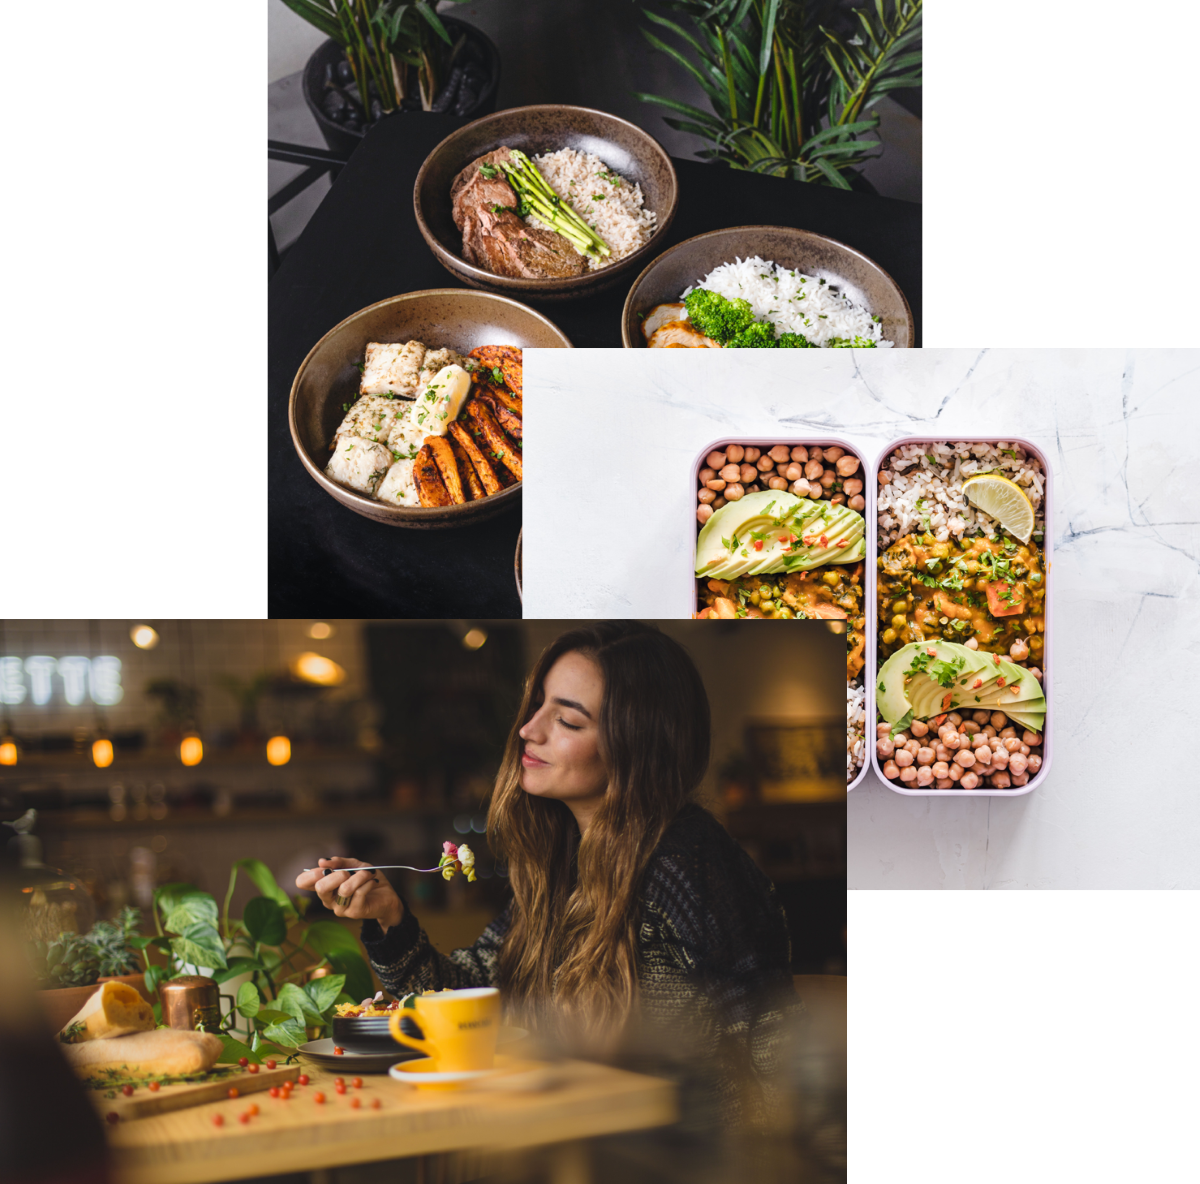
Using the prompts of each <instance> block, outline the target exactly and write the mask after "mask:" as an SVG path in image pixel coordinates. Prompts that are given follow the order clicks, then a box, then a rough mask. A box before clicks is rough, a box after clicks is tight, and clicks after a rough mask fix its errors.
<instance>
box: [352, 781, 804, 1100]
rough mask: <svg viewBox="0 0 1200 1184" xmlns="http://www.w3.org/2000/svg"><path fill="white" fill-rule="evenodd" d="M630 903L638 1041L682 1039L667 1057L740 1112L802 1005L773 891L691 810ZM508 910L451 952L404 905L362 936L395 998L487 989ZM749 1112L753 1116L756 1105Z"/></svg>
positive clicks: (666, 838)
mask: <svg viewBox="0 0 1200 1184" xmlns="http://www.w3.org/2000/svg"><path fill="white" fill-rule="evenodd" d="M638 901H639V908H640V927H639V930H638V946H637V958H638V999H637V1006H638V1016H637V1023H636V1030H637V1032H638V1033H639V1036H638V1040H639V1042H640V1043H642V1044H643V1047H647V1048H650V1047H656V1048H658V1049H659V1050H661V1049H662V1048H663V1047H666V1046H668V1045H669V1046H670V1047H672V1048H675V1049H677V1050H678V1049H681V1048H682V1046H681V1045H679V1044H678V1043H676V1042H678V1041H679V1040H680V1038H683V1039H684V1040H685V1041H686V1053H685V1054H684V1053H682V1052H681V1053H678V1054H677V1056H676V1058H675V1059H676V1060H677V1061H685V1060H686V1061H688V1062H689V1063H691V1064H692V1065H694V1066H702V1067H703V1068H700V1069H698V1071H699V1072H701V1073H703V1074H704V1075H705V1076H706V1077H707V1080H708V1089H709V1091H710V1093H711V1092H712V1091H714V1090H715V1094H716V1097H717V1098H718V1099H719V1102H720V1105H721V1108H722V1110H723V1111H724V1112H725V1114H726V1115H727V1116H735V1115H737V1114H740V1113H742V1112H744V1111H745V1109H746V1106H745V1103H744V1099H745V1098H746V1096H747V1094H746V1090H747V1087H748V1088H749V1089H750V1092H751V1094H753V1095H754V1096H755V1098H756V1099H757V1097H758V1095H759V1092H760V1091H762V1090H763V1089H764V1088H765V1089H766V1090H767V1092H768V1093H773V1092H774V1091H773V1089H771V1087H770V1085H769V1083H770V1082H771V1081H773V1080H774V1078H775V1077H776V1071H777V1060H778V1056H779V1051H780V1040H781V1025H782V1022H783V1019H784V1014H785V1013H786V1012H792V1011H799V1009H800V1005H799V1002H798V1000H797V999H796V995H795V991H794V989H793V987H792V978H791V968H790V963H791V951H790V941H789V938H788V930H787V922H786V920H785V918H784V914H783V909H782V908H781V907H780V905H779V902H778V900H777V899H776V895H775V889H774V887H773V886H772V884H771V882H770V880H768V879H767V877H766V876H765V875H764V874H763V873H762V872H761V871H760V870H759V869H758V867H757V866H756V865H755V864H754V862H753V861H752V860H751V859H750V857H749V856H748V855H747V854H746V853H745V852H744V851H743V850H742V849H741V847H739V846H738V845H737V843H736V842H734V840H733V839H732V838H731V837H730V835H729V833H728V832H727V831H726V830H725V828H724V827H723V826H721V824H720V823H719V822H718V821H717V820H716V819H715V818H713V816H712V815H711V814H709V813H708V812H707V811H706V810H703V809H701V808H700V807H698V806H692V805H689V806H686V807H684V809H683V810H682V811H680V813H679V815H678V816H677V817H676V819H675V820H674V822H672V823H671V825H670V826H669V827H668V829H667V831H666V833H665V834H664V835H663V838H662V841H661V842H660V843H659V845H658V847H657V848H655V851H654V854H653V855H652V856H651V858H650V862H649V864H648V865H647V868H646V872H645V876H644V878H643V881H642V886H641V891H640V893H639V897H638ZM511 908H512V906H511V904H510V905H509V906H508V907H507V908H505V909H504V911H503V912H502V913H501V914H500V915H499V916H498V917H497V918H496V920H495V921H493V922H492V923H491V924H490V925H489V926H488V927H487V928H486V929H485V930H484V931H483V934H482V936H481V937H480V938H479V940H478V941H477V942H476V943H475V944H474V945H473V946H470V947H468V948H466V949H461V950H454V951H453V952H452V953H450V954H449V955H442V954H439V953H438V952H437V951H436V950H435V949H434V948H433V946H432V945H431V944H430V942H429V939H428V937H426V935H425V931H424V930H423V929H422V928H421V926H420V924H419V923H418V921H417V919H416V917H415V916H413V914H412V911H411V910H410V909H409V908H408V907H407V906H406V907H405V910H404V918H403V920H402V921H401V922H400V924H399V925H395V926H393V927H392V928H391V929H389V930H388V932H387V933H386V934H384V933H383V931H382V929H381V928H380V926H379V924H378V923H377V922H375V921H366V922H364V923H363V927H362V940H363V944H364V945H365V946H366V949H367V953H368V955H369V956H370V959H371V964H372V965H373V966H374V967H375V970H376V973H377V974H378V975H379V979H380V981H381V982H382V983H383V985H384V987H385V988H387V990H388V991H389V992H391V993H392V994H393V995H401V994H405V993H407V992H409V991H424V990H431V989H433V990H441V989H445V988H458V987H477V986H495V985H496V975H497V966H498V963H499V957H500V950H501V947H502V945H503V943H504V938H505V935H506V933H507V932H508V928H509V919H510V913H511ZM655 1033H657V1034H658V1037H659V1039H658V1040H655V1039H654V1035H653V1034H655ZM648 1034H649V1039H647V1036H648ZM749 1108H750V1110H753V1111H757V1110H759V1108H760V1107H759V1104H758V1101H757V1100H755V1101H753V1102H752V1103H751V1105H750V1107H749Z"/></svg>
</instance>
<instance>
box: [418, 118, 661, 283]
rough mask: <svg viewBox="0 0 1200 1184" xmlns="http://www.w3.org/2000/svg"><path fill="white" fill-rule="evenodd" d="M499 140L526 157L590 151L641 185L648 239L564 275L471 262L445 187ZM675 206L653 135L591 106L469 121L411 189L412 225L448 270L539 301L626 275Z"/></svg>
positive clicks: (654, 245)
mask: <svg viewBox="0 0 1200 1184" xmlns="http://www.w3.org/2000/svg"><path fill="white" fill-rule="evenodd" d="M504 145H507V146H508V147H510V148H519V149H521V151H522V152H525V153H527V154H528V155H530V156H532V155H534V154H535V153H545V152H554V151H556V150H557V149H559V148H575V149H578V150H579V151H580V152H592V153H594V154H595V155H596V156H598V157H600V159H601V160H602V161H603V162H604V163H605V164H606V165H607V166H608V167H609V168H610V169H613V170H615V171H616V172H618V173H620V175H621V176H622V177H624V178H625V179H626V180H627V181H630V182H636V183H637V184H638V185H640V186H641V187H642V195H643V197H644V198H645V205H646V208H647V209H650V210H654V211H655V212H656V213H657V215H658V220H657V223H656V229H655V232H654V234H653V235H652V236H651V238H650V241H649V242H647V243H646V244H645V246H643V247H641V248H639V249H638V250H636V251H634V252H633V254H631V255H627V256H626V257H625V258H624V259H622V260H620V261H619V262H617V263H613V264H612V265H611V266H609V267H605V268H601V269H600V270H599V271H588V272H585V273H584V274H583V275H580V276H567V277H565V278H562V279H552V280H534V279H522V278H519V277H513V276H502V275H495V274H493V273H492V272H490V271H487V270H485V269H484V268H482V267H476V266H475V265H474V264H472V263H468V262H467V261H466V260H465V259H464V258H463V257H462V233H461V232H460V231H459V229H458V227H456V226H455V225H454V219H453V217H452V216H451V210H450V186H451V184H452V182H453V181H454V178H455V177H456V176H457V175H458V174H459V173H460V172H461V171H462V170H463V169H464V168H466V166H467V165H469V164H470V163H471V161H473V160H475V159H476V158H477V157H480V156H482V155H483V154H484V153H485V152H491V151H492V150H493V149H496V148H500V147H503V146H504ZM678 204H679V182H678V179H677V178H676V176H675V166H674V165H673V164H672V163H671V158H670V157H669V156H668V155H667V154H666V152H665V150H664V149H663V147H662V145H661V144H659V142H658V141H657V140H656V139H654V137H653V136H650V135H647V133H646V132H644V131H642V129H641V128H639V127H635V126H634V125H633V124H632V123H627V122H626V121H625V120H624V119H618V118H617V117H616V116H615V115H606V114H605V113H604V112H603V111H593V110H591V109H590V108H588V107H564V106H560V105H553V106H536V107H512V108H510V109H509V110H507V111H497V112H496V113H495V114H494V115H487V116H484V118H483V119H477V120H475V122H474V123H468V124H467V126H466V127H463V128H460V129H459V130H458V131H456V132H455V133H454V134H453V135H450V136H447V137H446V139H444V140H443V141H442V142H441V143H440V144H439V145H438V146H437V147H436V148H435V149H434V150H433V151H432V152H431V153H430V154H429V156H428V157H427V158H426V160H425V163H424V164H423V165H422V166H421V171H420V172H419V173H418V174H417V183H416V186H415V187H414V189H413V205H414V207H415V209H416V215H417V225H418V226H419V227H420V229H421V234H422V235H423V236H424V238H425V241H426V242H427V243H428V244H429V249H430V250H431V251H432V252H433V253H434V255H436V256H437V258H438V261H439V262H440V263H441V264H442V266H443V267H445V268H446V270H447V271H449V272H451V273H452V274H453V275H455V276H457V278H458V279H460V280H462V281H463V282H464V283H466V284H469V285H470V286H471V287H473V288H487V289H489V290H491V291H494V292H505V293H508V294H509V295H512V296H526V297H530V298H535V299H538V300H573V299H577V298H578V297H581V296H590V295H592V294H594V293H596V292H600V291H603V290H604V289H606V288H611V287H613V286H614V285H615V284H616V283H618V282H619V281H620V280H622V279H623V278H625V279H627V278H628V276H629V275H632V274H633V273H634V272H636V271H637V270H638V269H639V268H641V267H644V266H645V264H646V261H647V260H648V259H650V258H651V257H652V256H653V255H654V253H655V252H656V251H658V250H659V249H660V248H661V246H662V242H663V240H664V238H665V237H666V233H667V229H668V228H669V227H670V225H671V222H672V220H673V219H674V217H675V208H676V206H677V205H678Z"/></svg>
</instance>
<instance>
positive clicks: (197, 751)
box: [179, 729, 204, 769]
mask: <svg viewBox="0 0 1200 1184" xmlns="http://www.w3.org/2000/svg"><path fill="white" fill-rule="evenodd" d="M179 759H180V761H181V762H182V763H183V764H185V765H187V767H188V768H189V769H190V768H191V767H192V766H193V765H198V764H199V763H200V762H201V761H202V760H203V759H204V744H203V742H202V741H201V739H200V736H199V733H197V732H196V731H195V730H194V729H193V730H192V731H189V732H187V733H185V734H184V737H183V739H182V740H180V741H179Z"/></svg>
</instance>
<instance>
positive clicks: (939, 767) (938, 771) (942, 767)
mask: <svg viewBox="0 0 1200 1184" xmlns="http://www.w3.org/2000/svg"><path fill="white" fill-rule="evenodd" d="M933 775H934V776H935V777H949V776H950V762H949V761H934V762H933Z"/></svg>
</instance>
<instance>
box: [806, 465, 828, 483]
mask: <svg viewBox="0 0 1200 1184" xmlns="http://www.w3.org/2000/svg"><path fill="white" fill-rule="evenodd" d="M824 471H825V466H824V465H823V464H821V462H820V461H819V460H810V461H809V462H808V464H806V465H805V466H804V475H805V476H806V477H807V478H808V479H809V480H810V481H814V480H816V478H818V477H819V476H820V475H821V474H822V473H823V472H824Z"/></svg>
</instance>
